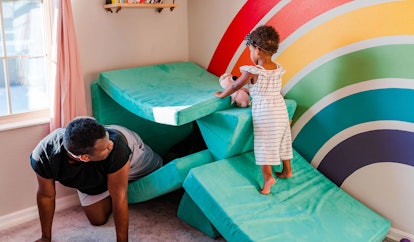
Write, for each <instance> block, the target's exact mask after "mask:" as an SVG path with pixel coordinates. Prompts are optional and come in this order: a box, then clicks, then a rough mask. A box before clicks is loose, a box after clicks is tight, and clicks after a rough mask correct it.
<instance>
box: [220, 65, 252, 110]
mask: <svg viewBox="0 0 414 242" xmlns="http://www.w3.org/2000/svg"><path fill="white" fill-rule="evenodd" d="M219 81H220V85H221V87H222V88H224V89H226V88H227V87H228V86H230V85H232V84H233V82H234V80H233V77H232V75H231V74H229V73H225V74H223V75H221V76H220V79H219ZM231 103H232V104H233V103H236V105H237V106H239V107H242V108H245V107H247V106H249V105H250V96H249V90H248V89H247V88H244V87H243V88H241V89H239V90H237V91H236V92H235V93H233V94H231Z"/></svg>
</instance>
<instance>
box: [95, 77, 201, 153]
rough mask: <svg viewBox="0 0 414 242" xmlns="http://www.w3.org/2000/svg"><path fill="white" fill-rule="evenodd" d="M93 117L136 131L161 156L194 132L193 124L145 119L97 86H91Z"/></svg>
mask: <svg viewBox="0 0 414 242" xmlns="http://www.w3.org/2000/svg"><path fill="white" fill-rule="evenodd" d="M91 95H92V109H93V116H94V117H95V118H96V120H98V121H99V122H100V123H102V124H118V125H121V126H124V127H127V128H129V129H131V130H133V131H135V132H136V133H137V134H139V136H140V137H141V138H142V140H143V141H144V142H145V143H146V144H147V145H148V146H150V147H151V149H152V150H154V151H155V152H157V153H158V154H159V155H161V156H163V157H164V156H165V155H167V153H168V151H169V150H170V149H171V148H172V147H173V146H174V145H175V144H177V143H179V142H180V141H182V140H184V139H185V138H186V137H188V136H189V135H190V134H191V133H192V132H193V123H188V124H184V125H180V126H172V125H166V124H159V123H156V122H152V121H149V120H147V119H143V118H141V117H139V116H137V115H135V114H133V113H131V112H129V111H128V110H126V109H125V108H124V107H122V106H121V105H119V104H118V103H117V102H115V101H114V100H113V99H112V98H111V97H110V96H108V95H107V94H106V93H105V92H104V91H103V90H102V89H101V88H100V87H99V85H98V84H97V82H96V81H95V82H93V83H92V84H91Z"/></svg>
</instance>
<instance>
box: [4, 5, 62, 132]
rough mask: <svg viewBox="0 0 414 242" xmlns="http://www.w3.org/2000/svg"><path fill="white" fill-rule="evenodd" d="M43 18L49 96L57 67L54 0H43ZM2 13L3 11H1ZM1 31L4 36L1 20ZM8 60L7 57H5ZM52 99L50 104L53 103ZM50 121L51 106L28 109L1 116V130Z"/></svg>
mask: <svg viewBox="0 0 414 242" xmlns="http://www.w3.org/2000/svg"><path fill="white" fill-rule="evenodd" d="M42 2H43V14H44V16H43V18H44V25H45V26H44V31H45V38H44V39H45V42H46V43H45V46H46V58H47V65H48V66H47V70H48V73H47V75H49V87H48V90H49V96H51V95H52V93H51V92H53V90H52V89H51V88H52V87H53V85H51V82H52V80H54V79H55V69H56V57H55V56H56V53H55V52H56V51H54V50H53V48H52V47H53V46H54V45H55V43H54V41H53V40H54V39H55V38H54V36H55V34H56V33H55V32H56V31H53V25H54V24H53V21H55V22H56V16H52V14H53V13H56V12H57V11H53V10H54V7H55V5H54V0H43V1H42ZM0 10H1V11H2V5H1V0H0ZM0 14H1V13H0ZM1 24H2V26H1V31H3V36H4V25H3V24H4V23H3V21H1ZM4 60H7V57H6V58H4ZM6 84H7V87H6V88H7V89H9V88H10V86H9V84H8V83H6ZM51 101H52V100H51V99H50V102H49V105H51V104H52V103H51ZM49 122H50V106H49V108H46V109H43V110H36V111H28V112H23V113H16V114H13V113H12V114H6V115H2V116H0V131H4V130H10V129H16V128H22V127H28V126H33V125H39V124H45V123H49Z"/></svg>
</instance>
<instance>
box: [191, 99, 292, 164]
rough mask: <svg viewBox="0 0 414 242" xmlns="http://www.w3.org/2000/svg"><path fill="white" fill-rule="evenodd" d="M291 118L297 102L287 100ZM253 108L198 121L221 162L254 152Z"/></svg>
mask: <svg viewBox="0 0 414 242" xmlns="http://www.w3.org/2000/svg"><path fill="white" fill-rule="evenodd" d="M285 103H286V107H287V110H288V113H289V118H290V119H292V117H293V114H294V113H295V110H296V101H295V100H290V99H286V100H285ZM251 116H252V112H251V107H248V108H239V107H234V108H230V109H226V110H221V111H218V112H215V113H212V114H210V115H208V116H206V117H203V118H200V119H198V120H197V124H198V126H199V128H200V131H201V134H202V135H203V139H204V141H205V143H206V145H207V147H208V148H209V150H210V151H211V153H212V154H213V157H214V159H216V160H220V159H225V158H229V157H232V156H235V155H238V154H242V153H245V152H247V151H252V150H253V126H252V117H251Z"/></svg>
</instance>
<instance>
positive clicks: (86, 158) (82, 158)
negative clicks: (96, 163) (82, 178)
mask: <svg viewBox="0 0 414 242" xmlns="http://www.w3.org/2000/svg"><path fill="white" fill-rule="evenodd" d="M79 159H80V160H81V161H83V162H88V161H89V155H87V154H85V155H80V156H79Z"/></svg>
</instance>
